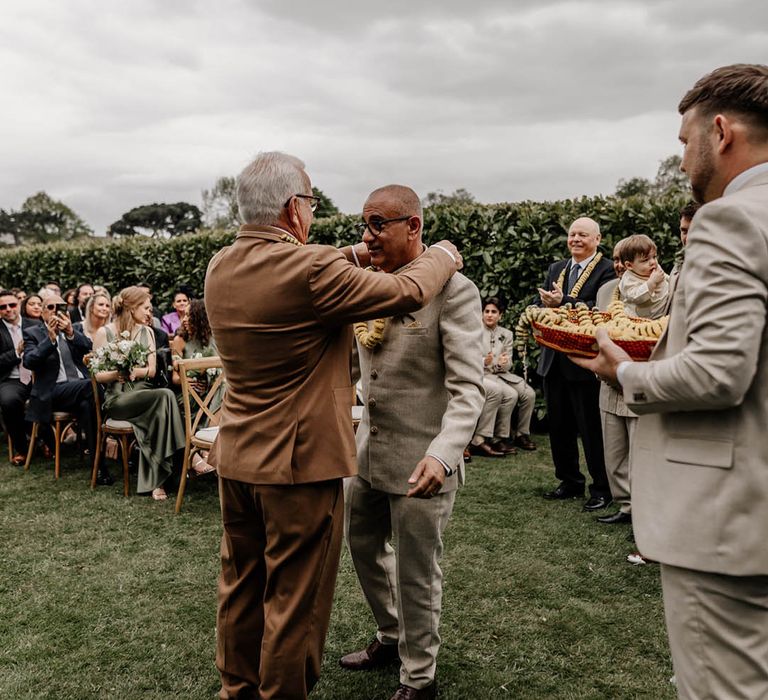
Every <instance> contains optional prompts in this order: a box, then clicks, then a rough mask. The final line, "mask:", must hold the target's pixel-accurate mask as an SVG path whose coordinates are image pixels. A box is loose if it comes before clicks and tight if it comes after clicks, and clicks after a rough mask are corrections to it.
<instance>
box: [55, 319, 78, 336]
mask: <svg viewBox="0 0 768 700" xmlns="http://www.w3.org/2000/svg"><path fill="white" fill-rule="evenodd" d="M56 319H57V321H58V324H59V330H61V331H63V332H64V335H66V336H67V338H71V337H72V336H73V335H74V334H75V331H74V330H73V329H72V319H71V318H70V317H69V314H63V313H62V314H56Z"/></svg>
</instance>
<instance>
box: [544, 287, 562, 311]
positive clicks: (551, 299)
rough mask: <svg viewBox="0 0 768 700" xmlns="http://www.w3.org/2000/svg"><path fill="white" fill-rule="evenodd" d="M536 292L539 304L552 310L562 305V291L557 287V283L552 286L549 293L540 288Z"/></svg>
mask: <svg viewBox="0 0 768 700" xmlns="http://www.w3.org/2000/svg"><path fill="white" fill-rule="evenodd" d="M538 290H539V297H540V298H541V303H542V304H544V306H547V307H549V308H550V309H553V308H555V307H557V306H560V304H562V303H563V290H562V288H561V287H560V286H558V284H557V283H555V284H553V285H552V291H551V292H548V291H547V290H546V289H542V288H541V287H539V288H538Z"/></svg>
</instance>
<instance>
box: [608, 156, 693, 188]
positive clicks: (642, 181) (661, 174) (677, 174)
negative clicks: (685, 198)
mask: <svg viewBox="0 0 768 700" xmlns="http://www.w3.org/2000/svg"><path fill="white" fill-rule="evenodd" d="M681 162H682V158H681V157H680V156H678V155H674V156H668V157H667V158H665V159H664V160H662V161H660V162H659V169H658V170H657V171H656V178H655V179H654V180H653V182H651V181H650V180H649V179H647V178H645V177H633V178H631V179H629V180H624V179H623V178H622V179H621V180H619V184H618V185H617V186H616V192H615V195H616V196H617V197H621V198H626V197H633V196H635V195H644V196H646V197H666V196H667V195H678V194H679V195H690V192H691V187H690V184H689V183H688V176H687V175H686V174H685V173H684V172H681V170H680V163H681Z"/></svg>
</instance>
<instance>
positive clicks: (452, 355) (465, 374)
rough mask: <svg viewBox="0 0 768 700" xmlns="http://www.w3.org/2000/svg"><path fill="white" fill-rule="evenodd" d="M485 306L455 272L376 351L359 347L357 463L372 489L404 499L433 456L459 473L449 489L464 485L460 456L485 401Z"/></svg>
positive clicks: (395, 323)
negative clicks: (419, 466) (427, 457)
mask: <svg viewBox="0 0 768 700" xmlns="http://www.w3.org/2000/svg"><path fill="white" fill-rule="evenodd" d="M418 260H421V258H417V261H418ZM412 264H414V263H412ZM402 274H404V272H401V273H400V274H399V275H398V276H400V275H402ZM479 308H480V294H479V293H478V291H477V287H475V285H474V284H473V283H472V282H470V281H469V280H468V279H467V278H466V277H464V275H462V274H459V273H457V274H455V275H454V276H453V277H452V278H451V280H450V282H448V284H447V285H446V286H445V288H444V289H443V291H442V292H441V293H440V294H438V296H437V297H435V299H433V300H432V301H431V302H430V303H429V304H427V305H426V306H425V307H424V308H423V309H421V310H419V311H415V312H411V313H410V314H406V315H401V316H395V317H394V318H391V319H389V321H388V322H387V327H386V330H385V333H384V342H383V343H382V344H381V345H380V346H379V347H378V348H376V349H374V350H367V349H366V348H363V347H360V346H358V352H359V360H360V372H361V380H362V385H363V398H364V406H365V408H364V410H363V419H362V421H361V423H360V426H359V427H358V429H357V459H358V465H359V470H360V476H361V477H362V478H363V479H365V480H366V481H368V482H369V483H370V484H371V485H372V486H373V487H374V488H376V489H379V490H381V491H384V492H386V493H394V494H405V493H406V492H407V491H408V489H409V488H410V485H409V484H408V477H409V476H410V475H411V473H412V472H413V470H414V469H415V468H416V465H417V464H418V462H419V461H420V460H421V459H423V458H424V456H425V455H427V454H431V455H433V456H435V457H438V458H439V459H441V460H442V461H443V462H444V463H445V464H447V465H448V466H450V467H451V468H453V469H454V474H453V475H452V476H449V477H446V479H445V484H444V485H443V491H451V490H454V489H456V488H457V487H458V484H459V483H463V478H464V475H463V469H464V462H463V460H462V454H463V452H464V448H465V447H466V446H467V445H468V444H469V441H470V440H471V439H472V434H473V433H474V430H475V425H476V423H477V419H478V417H479V416H480V411H481V410H482V408H483V403H484V401H485V392H484V390H483V359H482V358H483V353H482V321H481V319H480V314H479V313H478V309H479Z"/></svg>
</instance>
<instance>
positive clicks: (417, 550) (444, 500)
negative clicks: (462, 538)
mask: <svg viewBox="0 0 768 700" xmlns="http://www.w3.org/2000/svg"><path fill="white" fill-rule="evenodd" d="M363 219H364V221H363V223H362V224H361V229H362V230H363V231H364V235H363V240H364V241H365V243H366V244H367V245H368V249H369V251H370V254H371V263H372V264H373V265H375V266H376V267H378V268H380V269H381V270H382V271H383V272H393V273H395V274H396V277H400V276H401V275H404V274H408V273H409V271H410V270H412V269H413V266H414V265H415V264H417V263H418V262H419V261H420V260H421V259H422V258H423V256H424V255H425V254H426V253H425V252H424V251H425V248H424V245H423V244H422V242H421V229H422V213H421V204H420V202H419V198H418V196H417V195H416V193H415V192H414V191H413V190H412V189H410V188H408V187H403V186H400V185H389V186H387V187H383V188H381V189H378V190H376V191H374V192H373V193H372V194H371V195H370V196H369V197H368V199H367V201H366V203H365V206H364V208H363ZM479 304H480V297H479V294H478V291H477V288H476V287H475V285H474V284H473V283H472V282H470V281H469V280H468V279H467V278H466V277H464V276H463V275H460V274H457V275H454V276H453V277H452V278H451V280H450V282H448V284H447V285H446V286H445V288H444V289H443V291H442V292H441V293H440V294H438V295H437V296H436V297H435V298H434V299H433V300H432V301H431V302H430V303H429V304H427V305H426V306H424V308H422V309H421V310H420V311H415V312H411V313H406V314H403V313H398V314H394V315H390V316H391V317H390V318H388V319H387V320H386V322H385V325H384V328H383V331H382V328H381V322H375V323H372V324H359V325H358V326H356V328H355V333H356V335H357V340H358V351H359V359H360V373H361V379H362V387H363V397H364V406H365V408H364V411H363V418H362V421H361V423H360V427H359V428H358V431H357V459H358V464H359V468H360V474H359V476H358V477H353V478H352V479H350V480H349V481H348V482H347V484H346V498H347V504H346V517H345V520H346V532H347V541H348V544H349V550H350V553H351V554H352V561H353V563H354V566H355V570H356V571H357V575H358V578H359V579H360V584H361V586H362V588H363V592H364V593H365V597H366V599H367V601H368V603H369V605H370V606H371V609H372V611H373V615H374V618H375V619H376V624H377V627H378V631H377V635H376V638H375V639H374V641H373V642H372V643H371V644H369V646H368V647H367V648H366V649H364V650H362V651H358V652H353V653H351V654H348V655H347V656H345V657H343V658H342V659H341V665H342V666H343V667H344V668H347V669H349V670H369V669H372V668H376V667H379V666H382V665H385V664H387V663H391V662H393V661H396V660H397V659H398V658H399V659H400V661H401V668H400V685H399V687H398V689H397V691H396V692H395V694H394V696H393V700H395V699H396V700H420V699H425V698H434V697H435V694H436V683H435V682H434V678H435V666H436V662H437V652H438V649H439V647H440V635H439V632H438V626H439V622H440V607H441V598H442V572H441V571H440V566H439V560H440V556H441V554H442V548H443V541H442V534H443V530H444V529H445V527H446V525H447V523H448V518H449V517H450V515H451V511H452V509H453V501H454V498H455V497H456V489H457V488H458V486H459V483H461V482H462V481H463V471H462V470H463V468H464V464H463V460H462V454H463V451H464V446H465V445H466V444H467V442H469V439H470V438H471V437H472V432H473V430H474V427H475V423H476V422H477V418H478V416H479V415H480V411H481V409H482V407H483V364H482V356H483V352H482V328H481V323H480V318H479V316H478V313H477V308H478V306H479Z"/></svg>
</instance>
